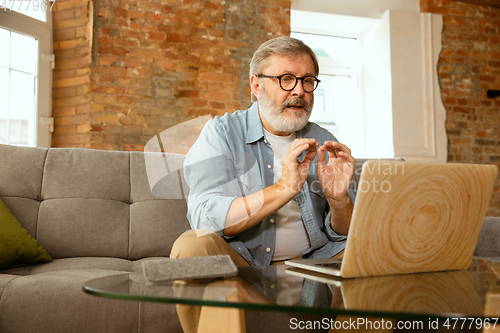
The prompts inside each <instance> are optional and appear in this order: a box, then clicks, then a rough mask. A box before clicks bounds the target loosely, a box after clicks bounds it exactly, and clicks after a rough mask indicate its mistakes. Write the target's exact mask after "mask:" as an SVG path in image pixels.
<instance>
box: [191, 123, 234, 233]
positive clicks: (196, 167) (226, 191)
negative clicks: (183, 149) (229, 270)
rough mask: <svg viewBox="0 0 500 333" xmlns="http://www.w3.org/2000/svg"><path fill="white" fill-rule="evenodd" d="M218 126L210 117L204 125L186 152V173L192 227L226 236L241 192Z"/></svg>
mask: <svg viewBox="0 0 500 333" xmlns="http://www.w3.org/2000/svg"><path fill="white" fill-rule="evenodd" d="M217 126H218V124H217V123H215V122H214V121H213V120H210V121H209V122H207V124H206V125H205V127H204V128H203V130H202V132H201V133H200V137H199V138H198V140H197V141H196V142H195V144H194V145H193V146H192V148H191V149H190V150H189V152H188V154H187V156H186V160H185V162H184V177H185V179H186V182H187V184H188V186H189V196H188V214H187V217H188V220H189V223H190V225H191V228H192V229H206V230H210V231H213V232H215V233H217V234H219V235H221V236H222V234H223V230H224V225H225V220H226V216H227V212H228V211H229V207H230V206H231V203H232V202H233V200H234V199H236V198H238V197H240V196H241V195H240V193H239V187H238V181H237V179H235V177H234V175H233V173H234V172H233V170H234V167H233V163H232V161H231V156H228V155H227V153H226V154H225V153H224V150H225V149H224V147H222V145H223V143H221V141H220V135H219V133H218V132H219V131H220V129H219V128H217Z"/></svg>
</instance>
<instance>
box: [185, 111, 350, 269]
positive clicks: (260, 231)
mask: <svg viewBox="0 0 500 333" xmlns="http://www.w3.org/2000/svg"><path fill="white" fill-rule="evenodd" d="M296 137H297V138H314V139H316V140H317V141H318V142H319V143H320V145H321V144H323V143H324V142H325V141H337V140H336V139H335V137H334V136H333V135H332V134H331V133H330V132H328V131H326V130H325V129H323V128H321V127H320V126H318V125H317V124H314V123H308V124H307V125H306V126H305V127H304V128H303V129H302V130H300V131H298V132H296ZM304 154H305V153H303V154H302V155H301V156H300V157H299V160H302V159H303V156H304ZM327 161H328V156H327ZM316 163H317V158H315V159H314V161H313V163H311V167H310V168H309V175H308V177H307V181H306V182H305V184H304V186H303V188H302V190H301V191H300V193H299V194H297V195H296V196H295V200H296V202H297V204H298V206H299V210H300V213H301V216H302V220H303V222H304V226H305V229H306V231H307V235H308V237H309V241H310V244H311V247H310V248H309V249H307V250H306V251H305V252H304V253H303V254H302V256H301V257H302V258H330V257H332V256H334V255H335V254H337V253H338V252H340V251H342V250H343V249H344V247H345V242H346V236H341V235H338V234H337V233H336V232H335V231H334V230H333V229H332V227H331V223H330V212H329V205H328V203H327V201H326V197H325V194H324V193H323V191H322V189H321V186H320V184H319V181H318V177H317V174H316V171H317V169H316ZM273 168H274V167H273V151H272V149H271V146H270V144H269V143H268V142H267V140H265V137H264V131H263V127H262V122H261V120H260V117H259V110H258V105H257V103H254V104H253V105H252V107H250V109H248V110H245V111H235V112H234V113H232V114H228V113H226V114H225V115H224V116H222V117H215V118H214V119H211V120H209V121H208V122H207V124H206V125H205V127H204V128H203V130H202V131H201V133H200V136H199V138H198V140H197V141H196V142H195V144H194V145H193V146H192V148H191V149H190V150H189V152H188V154H187V156H186V160H185V162H184V174H185V178H186V182H187V184H188V185H189V188H190V192H189V197H188V213H187V218H188V220H189V223H190V225H191V228H192V229H206V230H211V231H213V232H215V233H217V234H219V235H220V236H222V237H224V238H225V239H226V241H227V242H228V243H229V245H230V246H231V247H232V248H234V249H235V250H236V252H237V253H238V254H240V255H241V256H242V257H243V258H244V259H245V260H246V261H247V262H248V263H249V264H251V265H269V264H270V263H271V258H272V256H273V250H274V244H275V240H276V224H275V223H271V220H273V221H274V219H275V213H273V214H271V215H270V216H268V217H267V218H266V219H264V220H263V221H261V222H260V223H258V224H257V225H255V226H253V227H252V228H250V229H247V230H245V231H243V232H241V233H239V234H237V235H235V236H224V235H223V230H224V226H225V221H226V216H227V212H228V211H229V207H230V206H231V203H232V202H233V200H234V199H236V198H239V197H242V196H246V195H249V194H252V193H256V192H258V191H261V190H262V189H264V188H266V187H267V186H270V185H273V183H274V182H273V180H274V179H273V178H274V173H273ZM351 185H352V184H351ZM348 194H349V196H350V198H351V201H352V202H354V192H353V190H352V186H351V189H350V190H349V192H348Z"/></svg>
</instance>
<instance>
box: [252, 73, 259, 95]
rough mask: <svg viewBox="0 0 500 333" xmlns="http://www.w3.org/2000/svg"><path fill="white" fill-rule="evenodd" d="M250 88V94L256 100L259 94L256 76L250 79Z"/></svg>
mask: <svg viewBox="0 0 500 333" xmlns="http://www.w3.org/2000/svg"><path fill="white" fill-rule="evenodd" d="M250 87H251V88H252V93H253V94H254V95H255V97H257V98H258V97H259V93H260V79H259V78H258V77H257V76H256V75H252V76H251V77H250Z"/></svg>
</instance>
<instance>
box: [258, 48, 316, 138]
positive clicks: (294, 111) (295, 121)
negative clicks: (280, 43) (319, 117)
mask: <svg viewBox="0 0 500 333" xmlns="http://www.w3.org/2000/svg"><path fill="white" fill-rule="evenodd" d="M262 74H264V75H272V76H279V75H282V74H293V75H295V76H296V77H306V76H314V74H315V73H314V63H313V61H312V59H311V57H310V56H309V55H308V54H302V55H298V56H296V57H292V58H289V57H282V56H277V55H273V56H271V57H270V58H269V65H268V66H267V67H266V68H265V69H264V71H263V73H262ZM254 82H255V84H257V85H258V86H257V87H255V88H254V93H256V96H257V99H258V101H259V112H260V116H261V119H262V124H263V126H264V128H265V129H266V130H267V131H269V132H270V133H273V134H275V135H288V134H290V133H291V132H295V131H298V130H300V129H302V128H303V127H304V126H305V125H306V124H307V122H308V120H309V117H310V115H311V112H312V107H313V103H314V94H313V93H312V92H311V93H307V92H305V91H304V89H303V87H302V82H301V81H300V80H299V81H298V82H297V85H296V86H295V88H294V89H293V90H291V91H285V90H283V89H282V88H281V87H280V84H279V80H278V79H274V78H259V79H257V78H255V77H253V79H252V83H254Z"/></svg>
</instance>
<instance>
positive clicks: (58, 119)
mask: <svg viewBox="0 0 500 333" xmlns="http://www.w3.org/2000/svg"><path fill="white" fill-rule="evenodd" d="M92 17H93V14H92V2H91V1H88V0H79V1H57V2H56V4H55V5H54V8H53V14H52V20H53V30H54V54H55V56H56V64H55V69H54V72H53V80H52V116H53V117H54V118H55V119H54V124H55V129H54V133H53V135H52V146H54V147H90V142H91V140H92V134H91V133H90V129H91V119H92V118H91V114H90V104H89V102H90V95H89V91H90V62H91V57H90V56H91V51H92V50H91V42H92Z"/></svg>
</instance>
